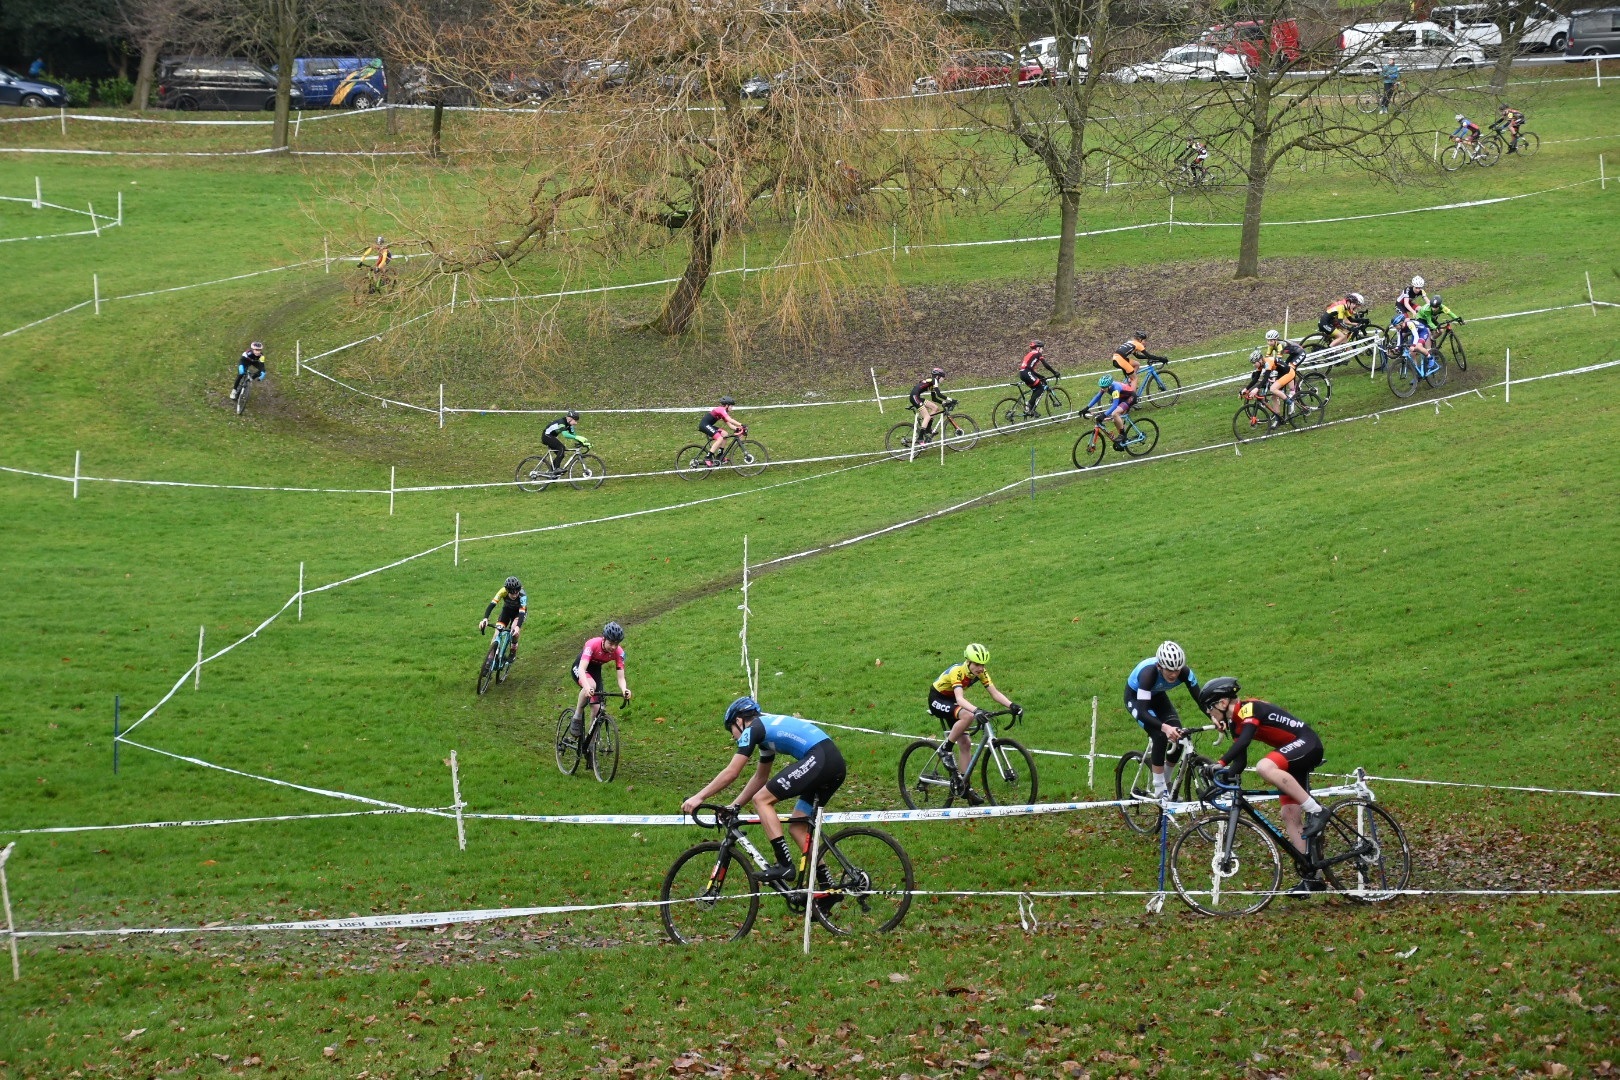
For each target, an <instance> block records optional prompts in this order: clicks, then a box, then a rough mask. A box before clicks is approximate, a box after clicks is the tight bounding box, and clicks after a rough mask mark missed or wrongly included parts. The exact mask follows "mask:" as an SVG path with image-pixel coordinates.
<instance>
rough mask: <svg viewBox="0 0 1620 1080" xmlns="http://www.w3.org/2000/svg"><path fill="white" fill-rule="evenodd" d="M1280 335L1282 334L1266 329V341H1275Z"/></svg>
mask: <svg viewBox="0 0 1620 1080" xmlns="http://www.w3.org/2000/svg"><path fill="white" fill-rule="evenodd" d="M1280 337H1282V335H1281V334H1279V333H1277V331H1275V330H1267V331H1266V340H1267V341H1276V340H1277V339H1278V338H1280Z"/></svg>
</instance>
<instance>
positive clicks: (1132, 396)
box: [1080, 375, 1136, 450]
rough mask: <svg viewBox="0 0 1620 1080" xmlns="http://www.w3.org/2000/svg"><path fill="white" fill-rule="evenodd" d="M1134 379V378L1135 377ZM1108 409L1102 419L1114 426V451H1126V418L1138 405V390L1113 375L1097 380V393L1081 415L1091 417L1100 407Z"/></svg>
mask: <svg viewBox="0 0 1620 1080" xmlns="http://www.w3.org/2000/svg"><path fill="white" fill-rule="evenodd" d="M1133 377H1134V376H1133ZM1105 402H1106V407H1105V408H1103V410H1102V418H1103V419H1104V420H1107V421H1109V422H1110V423H1112V424H1113V425H1114V431H1115V435H1114V449H1115V450H1123V449H1125V420H1124V417H1125V415H1126V414H1127V413H1129V412H1130V411H1131V406H1132V405H1135V404H1136V390H1135V389H1134V388H1133V387H1132V386H1131V384H1130V383H1122V382H1120V381H1119V380H1118V379H1116V378H1114V376H1112V375H1102V376H1099V377H1098V379H1097V393H1096V394H1094V395H1093V396H1092V398H1091V400H1090V401H1088V402H1086V407H1085V408H1083V409H1081V410H1080V415H1081V416H1083V417H1089V416H1090V415H1091V410H1092V409H1095V408H1097V407H1098V406H1099V405H1104V403H1105Z"/></svg>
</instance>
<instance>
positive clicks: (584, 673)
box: [568, 622, 630, 739]
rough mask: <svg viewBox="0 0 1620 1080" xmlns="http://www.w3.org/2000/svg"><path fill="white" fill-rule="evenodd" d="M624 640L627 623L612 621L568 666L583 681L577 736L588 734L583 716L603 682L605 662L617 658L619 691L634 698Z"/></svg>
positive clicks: (576, 711)
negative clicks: (627, 679)
mask: <svg viewBox="0 0 1620 1080" xmlns="http://www.w3.org/2000/svg"><path fill="white" fill-rule="evenodd" d="M623 640H624V627H622V626H620V625H619V624H618V623H616V622H610V623H608V624H607V625H606V626H604V627H602V636H601V637H593V638H591V640H589V641H587V642H586V643H585V648H584V649H582V650H581V651H580V654H579V659H577V660H575V661H574V666H573V667H571V668H569V669H568V674H569V675H571V676H573V679H574V681H575V682H576V683H578V684H579V700H577V701H575V702H574V726H573V729H572V733H573V736H574V738H576V739H579V738H582V737H584V734H585V723H584V719H583V718H584V715H585V706H586V705H587V704H589V703H590V699H591V695H592V694H594V693H596V691H597V689H598V688H599V687H600V686H601V685H602V665H603V664H605V663H607V662H608V661H610V660H611V661H612V662H613V665H614V666H615V667H616V668H617V669H618V670H617V674H618V676H619V693H621V694H623V695H624V700H626V701H629V700H630V687H629V685H628V684H627V683H626V682H625V681H624V646H622V645H621V644H619V643H620V642H622V641H623Z"/></svg>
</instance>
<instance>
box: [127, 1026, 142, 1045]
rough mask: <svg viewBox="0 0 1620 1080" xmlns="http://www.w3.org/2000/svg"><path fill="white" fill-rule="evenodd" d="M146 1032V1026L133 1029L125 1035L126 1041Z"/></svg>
mask: <svg viewBox="0 0 1620 1080" xmlns="http://www.w3.org/2000/svg"><path fill="white" fill-rule="evenodd" d="M145 1034H146V1029H145V1028H136V1029H134V1030H133V1031H131V1032H130V1033H129V1034H128V1035H125V1036H124V1041H125V1042H129V1041H130V1040H131V1039H134V1038H136V1037H138V1036H141V1035H145Z"/></svg>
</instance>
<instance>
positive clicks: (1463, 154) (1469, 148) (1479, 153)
mask: <svg viewBox="0 0 1620 1080" xmlns="http://www.w3.org/2000/svg"><path fill="white" fill-rule="evenodd" d="M1501 157H1502V151H1500V150H1498V149H1497V148H1496V144H1495V143H1494V142H1491V141H1488V140H1485V139H1481V140H1479V141H1478V142H1471V141H1469V140H1468V139H1463V138H1459V137H1457V136H1455V135H1453V136H1452V137H1451V149H1449V150H1447V151H1446V152H1445V153H1443V154H1441V155H1440V167H1441V168H1442V169H1445V170H1446V172H1456V171H1457V170H1458V169H1460V168H1462V167H1463V166H1464V165H1465V164H1469V163H1472V164H1474V165H1478V166H1479V167H1480V168H1482V169H1488V168H1490V167H1491V166H1492V165H1495V164H1496V163H1497V162H1498V161H1499V160H1501Z"/></svg>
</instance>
